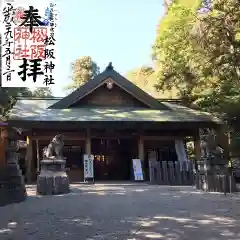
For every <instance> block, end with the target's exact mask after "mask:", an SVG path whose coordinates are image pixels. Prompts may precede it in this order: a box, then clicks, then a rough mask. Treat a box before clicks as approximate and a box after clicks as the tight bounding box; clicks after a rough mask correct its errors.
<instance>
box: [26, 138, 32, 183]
mask: <svg viewBox="0 0 240 240" xmlns="http://www.w3.org/2000/svg"><path fill="white" fill-rule="evenodd" d="M32 161H33V144H32V138H31V137H30V136H27V149H26V177H27V182H28V183H31V181H32Z"/></svg>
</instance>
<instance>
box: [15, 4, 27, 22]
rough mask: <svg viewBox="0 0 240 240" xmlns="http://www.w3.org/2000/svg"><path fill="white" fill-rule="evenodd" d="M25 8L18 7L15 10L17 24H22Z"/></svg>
mask: <svg viewBox="0 0 240 240" xmlns="http://www.w3.org/2000/svg"><path fill="white" fill-rule="evenodd" d="M24 11H25V9H24V8H22V7H18V8H16V9H15V10H14V11H13V23H14V24H16V25H20V24H21V23H22V22H23V20H24V19H23V18H24Z"/></svg>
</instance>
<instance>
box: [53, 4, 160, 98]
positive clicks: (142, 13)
mask: <svg viewBox="0 0 240 240" xmlns="http://www.w3.org/2000/svg"><path fill="white" fill-rule="evenodd" d="M69 3H71V4H69ZM56 4H57V8H58V12H59V19H58V27H57V32H56V42H57V43H56V44H57V58H58V60H57V64H56V66H57V72H58V73H57V75H56V79H57V80H56V85H55V86H54V87H53V89H52V90H53V93H54V95H55V96H64V95H65V94H66V93H65V92H64V91H63V87H64V86H66V85H68V83H70V82H71V78H70V75H71V62H73V61H74V60H75V59H77V58H78V57H80V56H91V57H92V59H93V60H94V61H95V62H96V63H97V64H98V65H99V67H100V69H101V71H103V70H104V68H105V67H106V66H107V65H108V63H109V62H112V63H113V66H114V69H115V70H116V71H118V72H119V73H121V74H125V73H126V72H127V71H128V70H131V69H133V68H136V67H139V66H141V65H144V64H151V63H152V61H151V46H152V44H153V42H154V39H155V37H156V27H157V24H158V22H159V20H160V18H161V16H162V15H163V1H162V0H148V1H145V0H115V1H113V0H71V1H66V0H56Z"/></svg>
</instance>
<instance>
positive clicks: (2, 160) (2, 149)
mask: <svg viewBox="0 0 240 240" xmlns="http://www.w3.org/2000/svg"><path fill="white" fill-rule="evenodd" d="M7 137H8V129H7V128H0V167H4V166H5V165H6V146H7Z"/></svg>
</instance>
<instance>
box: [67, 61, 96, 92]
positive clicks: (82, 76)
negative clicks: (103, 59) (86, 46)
mask: <svg viewBox="0 0 240 240" xmlns="http://www.w3.org/2000/svg"><path fill="white" fill-rule="evenodd" d="M97 74H99V67H98V66H97V64H96V63H95V62H94V61H93V60H92V58H91V57H89V56H83V57H80V58H78V59H77V60H76V61H75V62H74V63H73V64H72V83H71V84H70V85H69V86H67V87H66V88H67V89H70V90H75V89H77V88H79V87H80V86H81V85H83V84H84V83H86V82H87V81H88V80H90V79H92V78H94V77H95V76H96V75H97Z"/></svg>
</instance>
